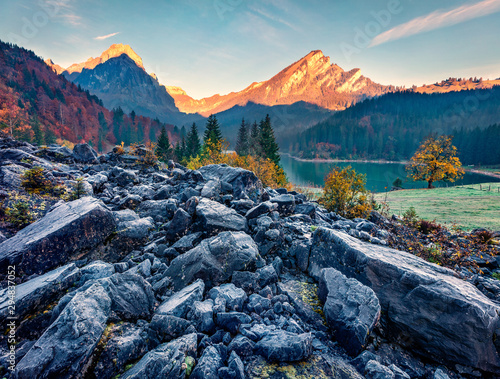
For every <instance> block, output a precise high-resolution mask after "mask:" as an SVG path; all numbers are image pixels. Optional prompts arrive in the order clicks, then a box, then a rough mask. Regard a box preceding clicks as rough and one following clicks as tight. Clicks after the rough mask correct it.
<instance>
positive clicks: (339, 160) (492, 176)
mask: <svg viewBox="0 0 500 379" xmlns="http://www.w3.org/2000/svg"><path fill="white" fill-rule="evenodd" d="M281 155H286V156H288V157H290V158H292V159H294V160H296V161H298V162H310V163H375V164H404V165H406V164H408V161H386V160H384V159H377V160H370V159H304V158H299V157H295V156H293V155H291V154H290V153H281ZM464 170H465V172H470V173H473V174H478V175H483V176H489V177H491V178H496V179H500V175H499V174H496V173H494V172H489V171H482V170H476V169H472V168H464Z"/></svg>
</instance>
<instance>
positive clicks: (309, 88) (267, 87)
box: [167, 50, 394, 115]
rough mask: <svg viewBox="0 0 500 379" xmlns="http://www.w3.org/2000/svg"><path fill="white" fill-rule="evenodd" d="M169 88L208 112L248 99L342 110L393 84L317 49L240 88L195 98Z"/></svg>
mask: <svg viewBox="0 0 500 379" xmlns="http://www.w3.org/2000/svg"><path fill="white" fill-rule="evenodd" d="M167 90H168V91H169V93H170V94H171V95H172V97H173V98H174V99H175V102H176V105H177V106H178V107H179V109H180V110H181V111H183V112H186V113H195V112H197V113H200V114H202V115H208V114H210V113H218V112H221V111H224V110H227V109H229V108H232V107H233V106H235V105H240V106H244V105H246V104H247V103H248V102H253V103H257V104H263V105H268V106H274V105H289V104H293V103H295V102H298V101H304V102H307V103H311V104H315V105H318V106H320V107H322V108H325V109H329V110H342V109H345V108H347V107H349V106H350V105H352V104H354V103H356V102H359V101H361V100H363V99H366V98H369V97H374V96H379V95H382V94H384V93H386V92H389V91H391V90H394V87H391V86H384V85H381V84H377V83H374V82H373V81H371V80H370V79H369V78H366V77H364V76H363V75H361V70H360V69H353V70H350V71H344V70H343V69H342V68H340V67H339V66H337V65H336V64H331V63H330V58H329V57H326V56H324V55H323V52H322V51H320V50H315V51H311V52H310V53H309V54H307V55H306V56H305V57H303V58H301V59H299V60H298V61H297V62H295V63H293V64H291V65H290V66H288V67H287V68H285V69H284V70H282V71H281V72H279V73H278V74H276V75H275V76H273V77H272V78H271V79H269V80H266V81H264V82H260V83H252V84H251V85H250V86H248V87H247V88H245V89H244V90H242V91H240V92H232V93H229V94H227V95H223V96H221V95H214V96H211V97H208V98H204V99H200V100H195V99H193V98H191V97H189V96H188V95H187V94H186V92H185V91H183V90H182V89H181V88H179V87H167Z"/></svg>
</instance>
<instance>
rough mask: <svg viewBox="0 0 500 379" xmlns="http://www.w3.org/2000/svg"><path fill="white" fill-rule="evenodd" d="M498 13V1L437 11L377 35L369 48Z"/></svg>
mask: <svg viewBox="0 0 500 379" xmlns="http://www.w3.org/2000/svg"><path fill="white" fill-rule="evenodd" d="M499 11H500V0H483V1H480V2H478V3H475V4H466V5H462V6H460V7H458V8H454V9H451V10H447V11H445V10H437V11H435V12H432V13H430V14H428V15H426V16H421V17H417V18H415V19H413V20H411V21H408V22H406V23H404V24H401V25H398V26H396V27H394V28H392V29H390V30H388V31H386V32H383V33H381V34H379V35H378V36H376V37H375V38H374V39H373V40H372V42H371V44H370V47H373V46H377V45H381V44H383V43H386V42H389V41H394V40H398V39H401V38H405V37H409V36H412V35H415V34H420V33H424V32H428V31H430V30H434V29H439V28H444V27H446V26H451V25H456V24H459V23H461V22H465V21H468V20H472V19H474V18H478V17H482V16H486V15H489V14H492V13H496V12H499Z"/></svg>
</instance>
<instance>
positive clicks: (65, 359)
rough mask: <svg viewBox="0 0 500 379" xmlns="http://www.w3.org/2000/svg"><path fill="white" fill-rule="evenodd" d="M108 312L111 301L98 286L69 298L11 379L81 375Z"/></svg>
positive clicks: (104, 324) (18, 365)
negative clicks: (67, 302)
mask: <svg viewBox="0 0 500 379" xmlns="http://www.w3.org/2000/svg"><path fill="white" fill-rule="evenodd" d="M110 311H111V299H110V297H109V296H108V294H107V293H106V290H105V289H104V288H103V287H102V286H101V285H100V284H97V283H95V284H93V285H92V286H91V287H89V288H88V289H87V290H86V291H83V292H80V293H78V294H76V295H75V297H73V299H72V300H71V301H70V302H69V304H68V305H67V306H66V308H64V310H63V311H62V313H61V314H60V315H59V317H58V318H57V319H56V320H55V321H54V322H53V323H52V325H51V326H50V327H49V328H48V329H47V330H46V331H45V332H44V333H43V335H42V336H41V337H40V339H39V340H38V341H37V342H36V343H35V345H33V347H32V348H31V349H30V350H29V351H28V353H27V354H26V355H25V356H24V358H23V359H21V361H20V362H19V363H18V364H17V367H16V370H15V371H14V373H13V377H14V378H16V379H25V378H26V379H31V378H74V377H78V376H80V375H82V373H84V372H85V370H86V369H87V368H88V367H87V364H88V362H89V359H90V357H91V355H92V352H93V351H94V349H95V347H96V346H97V343H98V342H99V340H100V338H101V335H102V333H103V332H104V329H105V328H106V322H107V320H108V316H109V314H110Z"/></svg>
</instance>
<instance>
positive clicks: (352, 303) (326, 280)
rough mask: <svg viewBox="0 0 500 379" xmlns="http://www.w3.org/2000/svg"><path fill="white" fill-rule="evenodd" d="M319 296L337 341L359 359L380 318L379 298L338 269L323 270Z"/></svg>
mask: <svg viewBox="0 0 500 379" xmlns="http://www.w3.org/2000/svg"><path fill="white" fill-rule="evenodd" d="M318 295H319V298H320V300H321V301H322V302H323V303H324V307H323V312H324V314H325V318H326V321H327V322H328V326H329V327H330V328H332V329H333V330H334V331H335V338H336V339H337V340H338V341H339V342H340V343H341V344H342V346H343V347H344V348H345V349H346V351H347V352H348V353H349V354H350V355H352V356H356V355H358V354H359V353H360V352H361V350H362V349H363V348H364V347H365V346H366V343H367V340H368V337H369V336H370V333H371V331H372V330H373V328H374V327H375V325H376V324H377V322H378V320H379V318H380V304H379V301H378V299H377V296H376V295H375V293H374V292H373V290H372V289H371V288H369V287H367V286H365V285H363V284H361V283H360V282H358V281H357V280H356V279H353V278H347V277H346V276H345V275H343V274H342V273H341V272H339V271H337V270H335V269H334V268H325V269H323V270H321V273H320V278H319V291H318Z"/></svg>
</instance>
